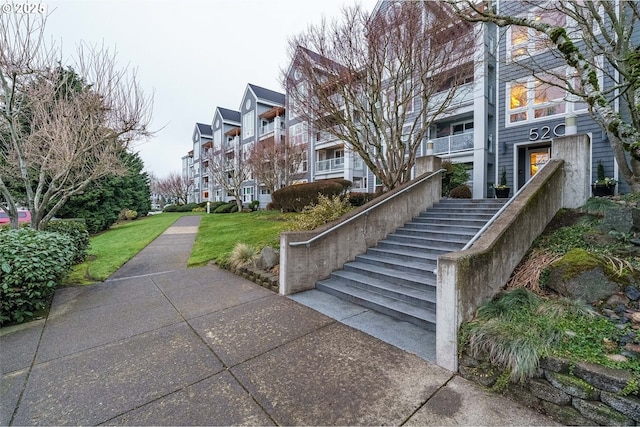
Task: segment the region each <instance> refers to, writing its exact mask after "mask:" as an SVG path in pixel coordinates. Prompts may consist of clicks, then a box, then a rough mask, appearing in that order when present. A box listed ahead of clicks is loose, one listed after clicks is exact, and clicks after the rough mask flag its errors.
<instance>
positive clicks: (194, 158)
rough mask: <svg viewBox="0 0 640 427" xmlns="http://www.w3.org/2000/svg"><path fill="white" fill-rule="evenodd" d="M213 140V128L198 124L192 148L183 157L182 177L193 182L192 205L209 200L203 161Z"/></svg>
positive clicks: (190, 197)
mask: <svg viewBox="0 0 640 427" xmlns="http://www.w3.org/2000/svg"><path fill="white" fill-rule="evenodd" d="M212 139H213V136H212V133H211V126H210V125H208V124H204V123H196V125H195V127H194V129H193V134H192V136H191V141H192V148H191V150H189V152H188V153H187V155H185V156H183V157H182V177H183V179H187V180H193V185H192V189H191V194H190V196H189V202H190V203H200V202H203V201H207V200H209V176H208V173H207V170H206V167H204V166H203V163H202V161H203V159H204V155H205V152H206V150H208V149H210V148H211V141H212Z"/></svg>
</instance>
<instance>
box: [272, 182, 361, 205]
mask: <svg viewBox="0 0 640 427" xmlns="http://www.w3.org/2000/svg"><path fill="white" fill-rule="evenodd" d="M351 185H352V183H351V181H348V180H346V179H327V180H322V181H315V182H309V183H306V184H296V185H290V186H288V187H284V188H281V189H279V190H276V191H274V192H273V194H271V200H272V202H273V205H274V207H275V208H276V209H280V210H281V211H282V212H302V211H303V210H304V208H305V207H307V206H311V205H315V204H317V203H318V197H319V195H323V196H326V197H328V198H330V197H333V196H342V195H344V194H345V193H346V192H347V190H348V189H349V187H351Z"/></svg>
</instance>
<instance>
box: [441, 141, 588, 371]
mask: <svg viewBox="0 0 640 427" xmlns="http://www.w3.org/2000/svg"><path fill="white" fill-rule="evenodd" d="M589 147H590V141H589V137H588V136H587V135H570V136H565V137H561V138H556V139H554V140H553V145H552V156H553V157H552V160H550V161H549V163H548V164H547V165H546V166H545V167H544V168H542V169H541V170H540V171H539V172H538V173H537V174H536V175H535V176H534V177H533V178H532V179H531V180H530V182H529V183H528V184H527V186H526V187H525V188H524V189H523V191H522V192H520V193H519V194H518V195H516V196H514V198H513V199H512V200H511V204H510V205H509V206H508V207H507V208H506V209H505V211H504V212H503V213H502V215H500V216H499V217H498V219H497V220H496V221H495V222H494V223H493V224H492V225H491V226H490V227H489V228H488V229H487V230H486V231H485V232H484V233H483V234H482V236H481V237H480V238H479V239H478V240H477V241H476V242H475V243H474V245H473V246H471V248H470V249H467V250H465V251H461V252H452V253H449V254H445V255H441V256H440V257H439V258H438V289H437V302H436V304H437V305H436V306H437V307H438V309H437V311H436V324H437V327H436V363H437V364H438V365H440V366H442V367H443V368H446V369H449V370H451V371H457V370H458V357H457V355H458V329H459V327H460V324H461V323H462V322H465V321H468V320H471V318H472V316H473V314H474V313H475V311H476V309H477V308H478V307H479V306H480V305H482V304H483V303H485V302H486V301H489V300H491V299H492V298H493V297H494V296H495V295H496V294H497V293H498V292H499V291H500V290H501V289H502V288H503V286H504V285H505V283H507V280H508V279H509V276H510V275H511V273H512V272H513V270H514V269H515V268H516V266H517V265H518V263H519V262H520V260H522V257H524V255H525V254H526V253H527V251H528V250H529V247H530V246H531V243H533V240H534V239H535V238H536V237H538V236H539V235H540V234H541V233H542V231H544V229H545V227H546V226H547V224H548V223H549V222H550V221H551V219H553V216H554V215H555V214H556V212H558V210H559V209H560V208H576V207H579V206H582V205H584V203H585V202H586V201H587V198H588V197H589V196H590V193H589V185H590V176H591V175H590V170H589V164H590V148H589Z"/></svg>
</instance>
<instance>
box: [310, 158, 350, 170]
mask: <svg viewBox="0 0 640 427" xmlns="http://www.w3.org/2000/svg"><path fill="white" fill-rule="evenodd" d="M342 170H344V157H337V158H335V159H327V160H320V161H319V162H316V171H318V172H337V171H342Z"/></svg>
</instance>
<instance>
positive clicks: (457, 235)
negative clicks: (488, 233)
mask: <svg viewBox="0 0 640 427" xmlns="http://www.w3.org/2000/svg"><path fill="white" fill-rule="evenodd" d="M394 234H396V235H402V236H417V237H424V238H434V239H438V240H444V239H448V240H449V241H451V242H456V243H463V246H464V245H465V244H467V242H468V241H469V240H470V239H471V237H473V236H475V234H476V233H475V232H474V233H473V234H469V233H468V232H464V233H461V232H457V231H451V230H449V231H433V230H426V229H425V227H410V228H408V227H400V228H398V229H396V231H395V233H394Z"/></svg>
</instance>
